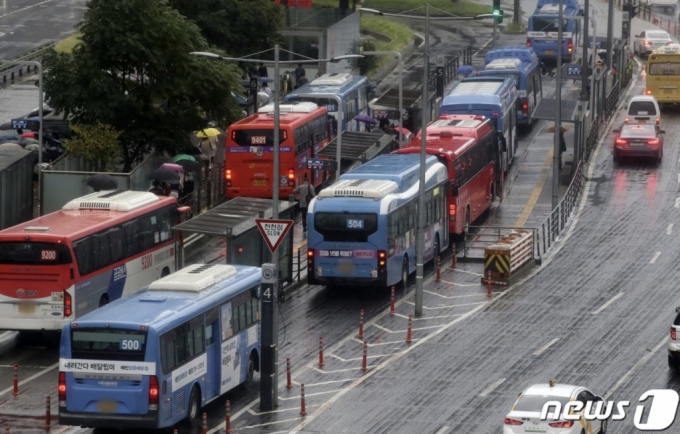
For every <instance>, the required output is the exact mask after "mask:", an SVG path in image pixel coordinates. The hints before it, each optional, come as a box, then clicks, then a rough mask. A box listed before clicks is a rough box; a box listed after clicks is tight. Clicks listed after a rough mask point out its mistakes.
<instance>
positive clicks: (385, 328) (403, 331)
mask: <svg viewBox="0 0 680 434" xmlns="http://www.w3.org/2000/svg"><path fill="white" fill-rule="evenodd" d="M373 327H377V328H379V329H380V330H383V331H385V332H387V333H406V332H407V331H408V330H390V329H388V328H387V327H383V326H381V325H378V324H373ZM439 327H441V326H440V325H435V326H427V327H418V328H413V327H412V328H411V331H416V330H428V329H438V328H439Z"/></svg>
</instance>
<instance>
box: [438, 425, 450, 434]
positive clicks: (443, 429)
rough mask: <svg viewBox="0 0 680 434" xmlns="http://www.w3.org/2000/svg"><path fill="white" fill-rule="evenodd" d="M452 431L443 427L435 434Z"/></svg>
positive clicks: (447, 427) (448, 427)
mask: <svg viewBox="0 0 680 434" xmlns="http://www.w3.org/2000/svg"><path fill="white" fill-rule="evenodd" d="M450 429H451V427H450V426H443V427H441V429H440V430H439V431H437V432H436V433H434V434H444V433H445V432H446V431H448V430H450Z"/></svg>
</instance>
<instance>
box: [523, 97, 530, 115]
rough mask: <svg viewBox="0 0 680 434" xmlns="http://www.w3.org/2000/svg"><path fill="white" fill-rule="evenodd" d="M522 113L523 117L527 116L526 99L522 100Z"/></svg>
mask: <svg viewBox="0 0 680 434" xmlns="http://www.w3.org/2000/svg"><path fill="white" fill-rule="evenodd" d="M522 111H523V112H524V116H529V99H528V98H522Z"/></svg>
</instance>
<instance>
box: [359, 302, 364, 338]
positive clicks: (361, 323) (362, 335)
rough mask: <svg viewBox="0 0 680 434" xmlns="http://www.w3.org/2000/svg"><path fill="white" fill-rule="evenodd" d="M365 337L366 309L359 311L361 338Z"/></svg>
mask: <svg viewBox="0 0 680 434" xmlns="http://www.w3.org/2000/svg"><path fill="white" fill-rule="evenodd" d="M363 338H364V310H363V309H361V310H360V311H359V339H363Z"/></svg>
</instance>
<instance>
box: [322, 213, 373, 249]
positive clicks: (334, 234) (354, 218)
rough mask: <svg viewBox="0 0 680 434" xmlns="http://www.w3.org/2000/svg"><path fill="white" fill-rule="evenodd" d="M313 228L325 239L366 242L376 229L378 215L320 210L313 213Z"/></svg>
mask: <svg viewBox="0 0 680 434" xmlns="http://www.w3.org/2000/svg"><path fill="white" fill-rule="evenodd" d="M314 229H315V230H316V231H317V232H318V233H320V234H321V235H322V236H323V238H324V240H325V241H347V242H366V241H368V236H369V235H371V234H373V233H375V231H377V230H378V216H377V215H376V214H367V213H361V214H359V213H351V214H349V213H347V214H345V213H343V214H335V213H326V212H320V213H317V214H315V215H314Z"/></svg>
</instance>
